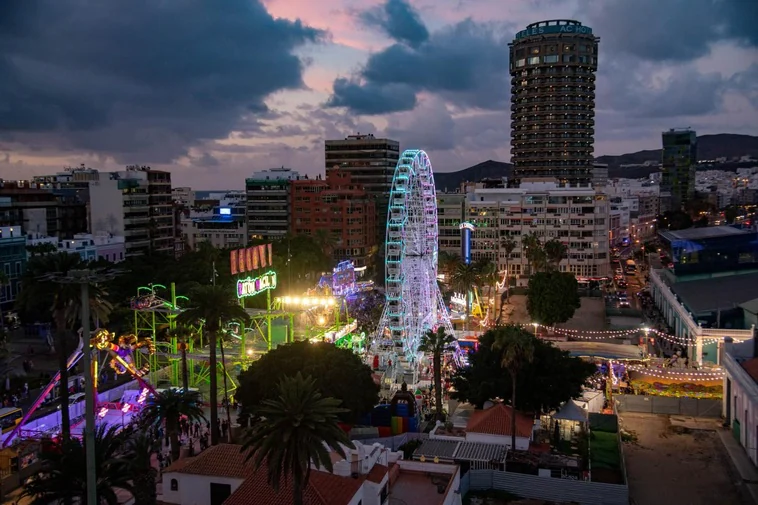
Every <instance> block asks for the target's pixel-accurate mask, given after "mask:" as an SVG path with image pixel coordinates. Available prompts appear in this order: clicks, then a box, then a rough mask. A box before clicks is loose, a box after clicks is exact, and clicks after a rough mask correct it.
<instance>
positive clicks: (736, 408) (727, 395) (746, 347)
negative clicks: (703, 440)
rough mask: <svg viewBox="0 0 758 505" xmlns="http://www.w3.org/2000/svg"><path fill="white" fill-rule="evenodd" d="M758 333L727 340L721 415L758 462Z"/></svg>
mask: <svg viewBox="0 0 758 505" xmlns="http://www.w3.org/2000/svg"><path fill="white" fill-rule="evenodd" d="M756 339H758V335H755V334H754V335H753V337H752V338H751V339H750V340H746V341H744V342H742V343H737V342H734V341H733V339H731V338H726V339H725V342H724V359H723V361H722V366H723V368H724V373H725V376H724V401H723V402H722V411H721V415H722V416H723V417H724V424H725V425H726V426H728V427H729V429H730V433H729V434H727V435H726V436H733V437H734V438H735V439H736V440H737V441H738V442H739V443H740V445H741V446H742V448H743V449H744V451H745V453H746V454H747V456H748V458H750V461H752V462H753V464H754V465H758V429H757V427H758V348H757V347H758V346H756Z"/></svg>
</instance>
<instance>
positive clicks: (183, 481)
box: [161, 472, 243, 505]
mask: <svg viewBox="0 0 758 505" xmlns="http://www.w3.org/2000/svg"><path fill="white" fill-rule="evenodd" d="M171 479H176V480H177V482H178V484H179V489H178V490H176V491H171ZM212 482H215V483H217V484H229V485H231V487H232V493H234V492H235V491H236V490H237V488H238V487H240V485H241V484H242V482H243V480H242V479H230V478H227V477H209V476H205V475H187V474H181V473H173V472H171V473H164V474H163V495H162V497H161V501H162V502H165V503H176V504H181V505H209V504H210V502H211V483H212Z"/></svg>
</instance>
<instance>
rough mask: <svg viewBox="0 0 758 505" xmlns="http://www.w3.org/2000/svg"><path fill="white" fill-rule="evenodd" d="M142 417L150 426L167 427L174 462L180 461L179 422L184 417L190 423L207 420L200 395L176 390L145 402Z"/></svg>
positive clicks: (157, 395)
mask: <svg viewBox="0 0 758 505" xmlns="http://www.w3.org/2000/svg"><path fill="white" fill-rule="evenodd" d="M141 415H142V419H144V420H145V422H147V423H148V424H153V425H156V426H161V425H162V426H165V428H166V435H168V437H169V442H170V443H171V456H172V458H174V460H176V459H179V449H180V445H179V420H180V419H181V418H182V416H184V417H186V418H187V419H188V420H189V421H190V422H195V421H201V420H203V421H204V420H205V416H204V415H203V408H202V407H201V406H200V398H199V396H198V394H197V393H195V392H193V391H177V390H175V389H167V390H166V391H164V392H162V393H158V394H156V395H151V396H150V397H149V398H148V399H147V401H146V402H145V406H144V408H143V410H142V414H141Z"/></svg>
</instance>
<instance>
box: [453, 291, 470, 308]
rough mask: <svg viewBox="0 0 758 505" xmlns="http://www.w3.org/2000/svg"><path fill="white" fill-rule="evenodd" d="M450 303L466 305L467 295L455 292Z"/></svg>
mask: <svg viewBox="0 0 758 505" xmlns="http://www.w3.org/2000/svg"><path fill="white" fill-rule="evenodd" d="M450 303H452V304H454V305H460V306H461V307H465V306H466V297H465V296H464V295H462V294H461V293H454V294H453V296H452V297H451V298H450Z"/></svg>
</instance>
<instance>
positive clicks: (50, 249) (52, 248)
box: [26, 242, 58, 257]
mask: <svg viewBox="0 0 758 505" xmlns="http://www.w3.org/2000/svg"><path fill="white" fill-rule="evenodd" d="M26 252H28V253H29V255H30V256H32V257H34V256H44V255H45V254H51V253H56V252H58V246H57V244H51V243H50V242H43V243H41V244H34V245H28V246H26Z"/></svg>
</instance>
